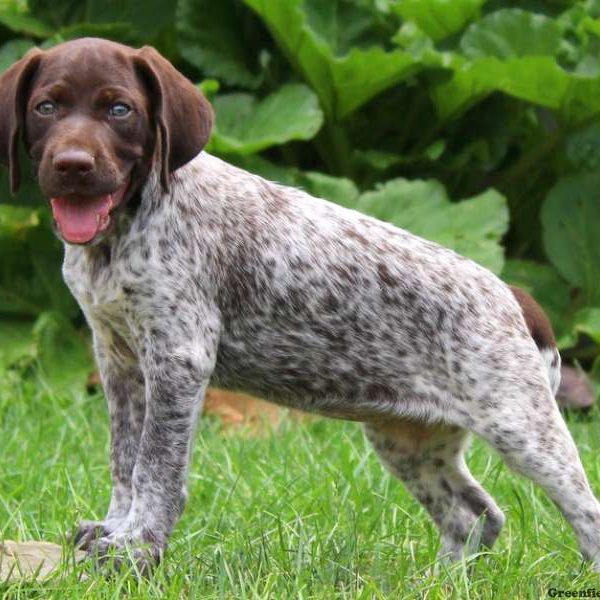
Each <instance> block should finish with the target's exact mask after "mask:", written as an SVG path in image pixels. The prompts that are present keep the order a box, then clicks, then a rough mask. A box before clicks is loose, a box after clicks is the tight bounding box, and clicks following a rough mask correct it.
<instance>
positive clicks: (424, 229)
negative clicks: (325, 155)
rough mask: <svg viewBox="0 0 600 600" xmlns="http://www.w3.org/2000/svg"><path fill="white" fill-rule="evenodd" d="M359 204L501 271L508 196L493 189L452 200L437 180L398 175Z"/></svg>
mask: <svg viewBox="0 0 600 600" xmlns="http://www.w3.org/2000/svg"><path fill="white" fill-rule="evenodd" d="M357 208H358V209H359V210H361V211H363V212H365V213H368V214H371V215H373V216H375V217H377V218H379V219H383V220H385V221H389V222H391V223H393V224H394V225H397V226H399V227H402V228H404V229H407V230H408V231H410V232H412V233H415V234H416V235H420V236H422V237H425V238H427V239H430V240H433V241H436V242H438V243H440V244H442V245H443V246H447V247H448V248H452V249H453V250H456V252H458V253H459V254H462V255H464V256H468V257H469V258H472V259H473V260H475V261H477V262H479V263H480V264H482V265H484V266H485V267H487V268H488V269H490V270H492V271H494V272H495V273H499V272H500V271H501V270H502V265H503V262H504V256H503V251H502V247H501V246H500V243H499V242H500V239H501V237H502V236H503V235H504V233H505V232H506V230H507V228H508V209H507V206H506V200H505V198H504V197H503V196H501V195H500V194H499V193H498V192H496V191H494V190H488V191H486V192H484V193H483V194H480V195H479V196H476V197H474V198H470V199H467V200H463V201H462V202H458V203H452V202H450V199H449V198H448V195H447V194H446V190H445V189H444V187H443V186H442V184H441V183H439V182H437V181H432V180H429V181H408V180H406V179H394V180H392V181H388V182H387V183H385V184H384V185H381V186H379V187H378V188H377V189H376V190H374V191H371V192H367V193H365V194H363V195H362V196H361V197H360V200H359V202H358V205H357Z"/></svg>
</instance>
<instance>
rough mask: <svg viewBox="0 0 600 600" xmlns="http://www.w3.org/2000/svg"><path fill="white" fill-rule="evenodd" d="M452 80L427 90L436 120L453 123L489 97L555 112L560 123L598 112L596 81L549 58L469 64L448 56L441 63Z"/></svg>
mask: <svg viewBox="0 0 600 600" xmlns="http://www.w3.org/2000/svg"><path fill="white" fill-rule="evenodd" d="M446 64H447V65H448V66H451V68H452V70H453V74H452V77H451V78H450V79H448V80H447V81H442V82H440V83H439V84H436V85H434V86H433V88H432V97H433V99H434V101H435V104H436V106H437V109H438V113H439V115H440V117H441V118H442V119H448V118H451V117H452V118H456V117H457V116H458V115H459V114H460V113H462V112H464V111H466V110H467V109H468V108H470V107H471V106H472V105H474V104H475V103H477V102H479V101H481V100H482V99H483V98H485V97H486V96H488V95H489V94H491V93H492V92H495V91H499V92H503V93H505V94H507V95H509V96H513V97H515V98H519V99H521V100H525V101H527V102H531V103H533V104H537V105H539V106H545V107H548V108H552V109H555V110H558V111H560V112H561V113H562V114H563V115H564V116H565V118H567V119H569V120H571V121H573V122H581V121H584V120H585V119H588V118H589V117H590V116H592V115H594V114H597V113H599V112H600V105H599V104H598V102H597V101H596V100H595V99H596V98H597V97H600V77H588V76H585V75H580V74H577V73H569V72H567V71H565V70H564V69H563V68H562V67H560V66H559V65H558V64H557V62H556V60H555V59H554V58H552V57H549V56H525V57H521V58H509V59H506V60H499V59H497V58H495V57H486V58H481V59H477V60H474V61H469V60H465V59H463V58H462V57H459V56H456V55H455V56H454V57H453V60H452V61H449V62H447V63H446Z"/></svg>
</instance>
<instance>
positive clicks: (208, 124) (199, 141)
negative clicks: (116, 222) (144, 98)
mask: <svg viewBox="0 0 600 600" xmlns="http://www.w3.org/2000/svg"><path fill="white" fill-rule="evenodd" d="M133 61H134V65H135V67H136V69H137V70H138V72H139V74H140V75H141V77H142V78H143V79H144V81H145V82H146V85H147V87H148V89H149V91H150V96H151V97H150V103H151V111H152V114H153V117H154V120H155V126H156V128H157V137H158V139H157V147H158V149H159V158H160V161H161V183H162V186H163V188H164V189H165V191H166V190H168V189H169V173H172V172H173V171H175V170H176V169H178V168H179V167H181V166H183V165H185V164H186V163H187V162H189V161H190V160H192V158H194V157H195V156H196V155H197V154H198V153H199V152H200V151H201V150H202V148H204V146H205V145H206V142H208V138H209V137H210V131H211V128H212V124H213V110H212V107H211V105H210V103H209V102H208V100H207V99H206V98H205V97H204V96H203V95H202V93H201V92H200V90H199V89H198V88H197V87H196V86H195V85H194V84H193V83H192V82H191V81H189V79H187V78H186V77H184V76H183V75H182V74H181V73H180V72H179V71H177V69H175V67H174V66H173V65H172V64H171V63H170V62H169V61H168V60H167V59H166V58H164V57H162V56H161V55H160V54H159V53H158V52H157V51H156V50H155V49H154V48H152V47H151V46H144V47H143V48H142V49H141V50H139V51H138V52H136V54H135V55H134V57H133Z"/></svg>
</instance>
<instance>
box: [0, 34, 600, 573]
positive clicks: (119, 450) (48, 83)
mask: <svg viewBox="0 0 600 600" xmlns="http://www.w3.org/2000/svg"><path fill="white" fill-rule="evenodd" d="M0 108H1V109H2V112H1V114H2V117H1V118H0V160H1V161H2V162H3V163H4V164H6V165H7V166H8V168H9V170H10V174H11V182H12V186H13V189H16V188H17V187H18V184H19V165H18V146H19V143H20V142H22V143H23V145H24V147H25V150H26V151H27V152H28V154H29V156H30V157H31V160H32V163H33V166H34V169H35V172H36V174H37V177H38V180H39V183H40V187H41V189H42V192H43V193H44V195H45V196H46V197H47V198H48V200H49V206H50V209H51V210H52V213H53V215H54V221H55V224H56V232H57V235H58V236H59V237H60V238H61V239H62V240H63V241H64V243H65V259H64V265H63V273H64V277H65V281H66V282H67V284H68V286H69V288H70V289H71V291H72V293H73V295H74V296H75V298H76V299H77V300H78V302H79V304H80V306H81V308H82V310H83V312H84V313H85V316H86V318H87V321H88V323H89V325H90V327H91V329H92V331H93V338H94V350H95V354H96V358H97V362H98V366H99V369H100V373H101V377H102V382H103V386H104V390H105V393H106V398H107V401H108V406H109V413H110V419H111V438H112V442H111V465H112V479H113V493H112V499H111V502H110V506H109V509H108V513H107V515H106V518H105V519H104V520H102V521H101V522H93V523H89V522H87V523H83V524H81V526H80V527H79V530H78V535H77V542H78V543H79V544H80V545H81V546H83V547H84V548H86V549H87V550H89V551H90V552H92V553H94V554H98V553H99V554H105V553H107V552H108V551H110V550H116V551H117V552H119V551H121V550H123V549H124V548H125V547H131V548H132V549H133V551H134V553H136V554H135V560H137V561H139V563H140V564H142V565H144V564H148V563H152V562H154V561H155V560H157V559H158V558H159V557H160V555H161V554H162V552H163V551H164V549H165V547H166V545H167V540H168V538H169V535H170V533H171V530H172V528H173V526H174V524H175V523H176V521H177V519H178V517H179V515H180V513H181V511H182V509H183V507H184V504H185V500H186V491H185V490H186V473H187V468H188V462H189V454H190V447H191V444H192V436H193V431H194V426H195V423H196V420H197V416H198V413H199V411H200V408H201V406H202V402H203V398H204V393H205V390H206V387H207V385H208V383H209V381H212V382H214V383H216V384H218V385H220V386H221V387H225V388H229V389H235V390H243V391H247V392H250V393H253V394H256V395H259V396H261V397H263V398H267V399H269V400H271V401H273V402H277V403H279V404H282V405H286V406H291V407H295V408H298V409H301V410H306V411H313V412H316V413H320V414H323V415H327V416H330V417H334V418H339V419H351V420H354V421H359V422H361V423H363V424H364V427H365V431H366V434H367V436H368V437H369V439H370V440H371V441H372V443H373V446H374V448H375V450H376V452H377V454H378V455H379V457H380V458H381V460H382V462H383V463H384V464H385V465H386V466H387V467H388V468H389V469H390V470H391V472H392V473H394V474H395V475H396V476H397V477H398V478H400V479H401V480H402V481H403V482H404V484H405V485H406V487H407V488H408V489H409V490H410V491H411V492H412V493H413V494H414V496H415V497H416V498H417V499H418V500H419V501H420V502H421V503H422V504H423V506H424V507H425V508H426V509H427V510H428V511H429V513H430V515H431V517H432V518H433V520H434V521H435V523H436V524H437V526H438V528H439V530H440V533H441V538H442V543H441V549H440V554H441V555H442V556H443V557H447V558H450V559H459V558H460V557H461V556H463V554H464V552H465V551H466V552H470V551H472V550H473V548H472V547H470V546H469V544H468V542H470V543H473V541H474V540H475V541H477V540H480V541H481V542H482V543H483V544H485V545H487V546H491V545H492V544H493V542H494V540H495V539H496V537H497V536H498V534H499V532H500V529H501V527H502V524H503V522H504V516H503V514H502V511H501V510H500V508H499V507H498V506H497V505H496V503H495V502H494V500H493V499H492V498H491V497H490V495H489V494H488V493H487V492H486V491H485V490H484V489H483V488H482V487H481V485H480V484H479V483H478V482H477V481H476V480H475V479H474V478H473V476H472V475H471V473H470V472H469V469H468V467H467V465H466V463H465V460H464V451H465V449H466V447H467V445H468V442H469V435H470V432H474V433H475V434H477V435H479V436H481V437H482V438H483V439H485V440H486V441H487V442H488V443H489V444H490V445H491V446H492V447H494V448H495V449H496V450H497V451H498V452H499V453H500V455H501V456H502V457H503V458H504V460H505V461H506V462H507V463H508V464H509V465H510V466H511V467H512V468H514V469H515V470H517V471H518V472H520V473H522V474H523V475H525V476H527V477H529V478H531V479H532V480H533V481H535V482H536V483H537V484H539V485H540V486H542V487H543V488H544V489H545V490H546V491H547V493H548V494H549V495H550V496H551V498H552V499H553V500H554V501H555V502H556V503H557V505H558V506H559V508H560V509H561V510H562V512H563V514H564V515H565V518H566V519H568V521H569V522H570V523H571V525H572V526H573V528H574V530H575V533H576V535H577V537H578V540H579V543H580V546H581V550H582V552H583V554H584V555H585V556H586V557H587V558H589V559H591V560H593V561H594V562H595V564H596V565H598V564H599V562H600V560H599V553H600V508H599V505H598V501H597V500H596V498H595V497H594V495H593V493H592V491H591V489H590V486H589V484H588V481H587V478H586V476H585V473H584V471H583V468H582V466H581V463H580V460H579V457H578V454H577V450H576V448H575V445H574V443H573V440H572V438H571V436H570V434H569V431H568V430H567V428H566V426H565V423H564V422H563V420H562V418H561V416H560V414H559V411H558V409H557V407H556V403H555V402H554V398H553V388H554V387H555V385H556V380H552V381H551V380H550V379H549V375H548V370H547V368H546V364H545V361H544V359H543V358H542V355H541V354H540V351H539V350H538V348H537V347H536V344H535V342H534V340H533V338H532V335H531V333H530V331H529V330H528V328H527V324H526V322H525V319H524V317H523V313H522V310H521V307H520V305H519V303H518V301H517V299H520V300H521V301H523V298H522V297H521V298H519V294H518V293H517V299H515V297H514V295H513V292H511V290H510V289H509V288H508V286H506V285H505V284H504V283H503V282H502V281H500V280H499V279H498V278H497V277H495V276H494V275H493V274H492V273H490V272H489V271H487V270H486V269H484V268H482V267H480V266H478V265H477V264H475V263H473V262H472V261H470V260H467V259H465V258H463V257H461V256H459V255H457V254H455V253H454V252H452V251H450V250H447V249H445V248H442V247H441V246H439V245H437V244H434V243H432V242H429V241H426V240H423V239H421V238H419V237H417V236H414V235H411V234H410V233H408V232H406V231H403V230H401V229H398V228H396V227H393V226H391V225H389V224H386V223H382V222H380V221H377V220H376V219H373V218H370V217H368V216H365V215H363V214H360V213H357V212H355V211H352V210H347V209H345V208H342V207H340V206H337V205H334V204H332V203H330V202H326V201H324V200H320V199H317V198H313V197H311V196H310V195H308V194H306V193H304V192H302V191H299V190H296V189H292V188H289V187H282V186H279V185H276V184H273V183H270V182H268V181H265V180H264V179H261V178H260V177H257V176H255V175H251V174H250V173H247V172H245V171H243V170H241V169H238V168H235V167H233V166H231V165H229V164H227V163H225V162H223V161H221V160H219V159H217V158H215V157H213V156H210V155H208V154H207V153H206V152H203V147H204V145H205V144H206V141H207V139H208V136H209V133H210V129H211V124H212V111H211V108H210V106H209V104H208V102H207V101H206V100H205V99H204V97H203V96H202V95H201V93H200V92H199V91H198V89H197V87H195V86H194V85H192V83H190V82H189V81H188V80H187V79H185V78H184V77H183V76H182V75H181V74H179V73H178V72H177V71H176V70H175V69H174V68H173V66H172V65H171V64H170V63H169V62H167V61H166V60H165V59H164V58H162V57H161V56H160V55H159V54H158V53H157V52H156V51H155V50H153V49H152V48H148V47H146V48H142V49H141V50H134V49H131V48H128V47H126V46H122V45H120V44H116V43H113V42H109V41H105V40H100V39H80V40H76V41H71V42H67V43H64V44H60V45H58V46H56V47H54V48H52V49H50V50H46V51H42V50H34V51H32V52H30V53H28V54H27V55H26V56H25V57H24V58H23V59H22V60H20V61H18V62H17V63H16V64H15V65H14V66H13V67H11V68H10V69H9V70H8V71H7V72H5V73H4V74H3V75H2V77H1V78H0ZM533 333H534V335H535V332H533ZM550 350H551V353H552V358H551V362H552V361H553V360H556V361H558V355H557V353H556V351H555V349H554V348H553V347H551V349H550Z"/></svg>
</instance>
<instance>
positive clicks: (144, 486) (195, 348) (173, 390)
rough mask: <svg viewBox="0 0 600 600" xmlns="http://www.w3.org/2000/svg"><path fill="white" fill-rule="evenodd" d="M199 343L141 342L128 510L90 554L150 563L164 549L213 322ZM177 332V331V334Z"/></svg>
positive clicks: (212, 353)
mask: <svg viewBox="0 0 600 600" xmlns="http://www.w3.org/2000/svg"><path fill="white" fill-rule="evenodd" d="M208 332H209V333H210V334H211V335H210V336H209V335H203V336H202V337H201V342H198V341H197V340H193V341H192V340H190V341H188V342H186V343H183V344H182V343H181V338H179V339H177V345H175V344H174V343H173V342H172V341H171V340H167V341H163V340H160V339H150V340H149V341H148V343H147V344H145V352H144V359H143V370H144V375H145V379H146V413H145V418H144V426H143V431H142V435H141V438H140V443H139V447H138V451H137V457H136V462H135V467H134V469H133V474H132V501H131V508H130V510H129V513H128V515H127V517H126V519H125V520H124V521H122V522H121V524H120V525H119V527H118V528H117V529H116V530H115V531H114V532H112V533H111V534H110V535H108V536H105V537H102V538H100V539H98V540H96V541H95V542H94V543H93V544H92V545H91V546H90V549H89V550H90V552H91V553H93V554H95V555H96V556H99V557H103V556H107V555H108V556H110V555H111V554H113V553H115V552H116V553H117V554H118V555H121V554H122V552H123V551H124V550H125V549H128V550H129V551H130V552H132V553H133V558H134V561H135V562H136V563H137V564H138V566H140V567H142V568H145V567H146V566H147V565H148V564H152V563H155V562H156V561H157V560H158V559H159V558H160V556H161V555H162V552H163V551H164V549H165V548H166V545H167V541H168V538H169V535H170V533H171V530H172V529H173V526H174V525H175V523H176V521H177V519H178V518H179V516H180V514H181V512H182V510H183V507H184V504H185V499H186V492H185V488H186V479H187V468H188V462H189V455H190V448H191V443H192V438H193V433H194V429H195V424H196V421H197V416H198V413H199V412H200V410H201V408H202V402H203V400H204V394H205V391H206V387H207V386H208V382H209V379H210V376H211V374H212V371H213V368H214V364H215V360H216V333H217V327H215V326H212V327H209V331H208ZM181 333H182V332H179V334H180V335H181Z"/></svg>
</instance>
